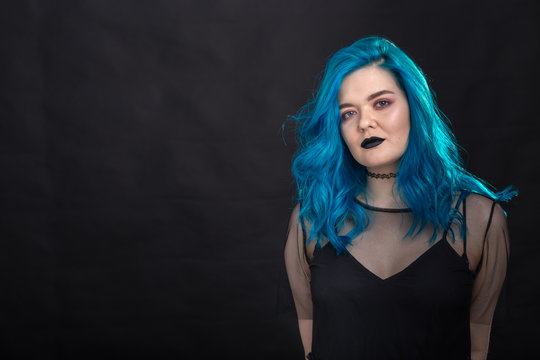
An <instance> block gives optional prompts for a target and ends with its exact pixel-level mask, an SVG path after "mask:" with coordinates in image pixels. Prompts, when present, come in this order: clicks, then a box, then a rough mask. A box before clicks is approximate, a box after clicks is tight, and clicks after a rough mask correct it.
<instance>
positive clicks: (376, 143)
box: [363, 140, 384, 149]
mask: <svg viewBox="0 0 540 360" xmlns="http://www.w3.org/2000/svg"><path fill="white" fill-rule="evenodd" d="M383 141H384V140H380V141H374V142H372V143H369V144H367V145H366V146H364V147H363V148H364V149H372V148H374V147H376V146H379V145H381V144H382V143H383Z"/></svg>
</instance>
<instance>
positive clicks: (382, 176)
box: [366, 170, 398, 179]
mask: <svg viewBox="0 0 540 360" xmlns="http://www.w3.org/2000/svg"><path fill="white" fill-rule="evenodd" d="M366 172H367V176H369V177H372V178H375V179H390V178H395V177H396V175H397V174H398V173H395V174H394V173H389V174H377V173H372V172H369V171H367V170H366Z"/></svg>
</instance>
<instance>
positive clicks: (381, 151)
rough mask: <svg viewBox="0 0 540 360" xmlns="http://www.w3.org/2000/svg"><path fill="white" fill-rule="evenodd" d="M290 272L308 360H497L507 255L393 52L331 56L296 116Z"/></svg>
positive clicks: (377, 47) (371, 41)
mask: <svg viewBox="0 0 540 360" xmlns="http://www.w3.org/2000/svg"><path fill="white" fill-rule="evenodd" d="M293 119H294V120H296V122H297V125H298V127H297V129H298V140H299V150H298V152H297V154H296V155H295V158H294V161H293V174H294V177H295V180H296V184H297V188H298V197H297V202H298V204H297V206H296V207H295V209H294V210H293V212H292V216H291V220H290V225H289V233H288V238H287V244H286V247H285V263H286V267H287V274H288V277H289V283H290V286H291V289H292V294H293V298H294V301H295V306H296V311H297V315H298V324H299V328H300V335H301V339H302V343H303V346H304V351H305V353H306V354H307V358H309V359H323V360H328V359H338V360H348V359H370V360H371V359H453V360H454V359H471V358H472V359H486V357H487V352H488V345H489V334H490V327H491V321H492V317H493V312H494V310H495V305H496V303H497V299H498V296H499V293H500V290H501V287H502V285H503V281H504V278H505V274H506V265H507V260H508V252H509V243H508V231H507V225H506V218H505V215H506V213H505V212H504V210H503V209H502V208H501V206H500V205H499V202H503V201H508V200H509V199H510V198H511V197H513V196H514V195H516V194H517V192H516V191H515V190H513V189H511V188H510V187H509V188H507V189H505V190H504V191H501V192H496V191H492V190H490V187H489V185H488V184H487V183H485V182H483V181H482V180H481V179H478V178H477V177H475V176H474V175H471V174H470V173H468V172H467V171H465V170H464V168H463V166H462V164H461V161H460V159H459V154H458V147H457V145H456V140H455V137H454V136H453V134H452V132H451V131H450V129H449V127H448V125H447V122H446V119H445V118H444V116H443V115H442V114H441V113H440V112H439V110H438V109H437V106H436V104H435V101H434V98H433V95H432V93H431V91H430V88H429V86H428V84H427V82H426V79H425V76H424V75H423V73H422V72H421V70H420V69H419V68H418V67H417V66H416V65H415V64H414V62H413V61H412V60H411V59H410V58H409V57H408V56H407V55H406V54H405V53H403V51H402V50H400V49H399V48H398V47H397V46H395V45H394V44H392V43H391V42H390V41H388V40H386V39H384V38H380V37H369V38H365V39H361V40H359V41H357V42H356V43H354V44H352V45H351V46H349V47H346V48H344V49H341V50H340V51H338V52H337V53H336V54H335V55H333V56H332V57H331V59H330V60H329V61H328V64H327V66H326V69H325V72H324V76H323V79H322V82H321V84H320V87H319V89H318V90H317V92H316V94H315V96H314V98H313V100H312V101H310V102H309V103H308V104H306V105H305V106H304V107H303V108H302V109H301V110H300V111H299V113H298V114H297V115H296V117H294V118H293Z"/></svg>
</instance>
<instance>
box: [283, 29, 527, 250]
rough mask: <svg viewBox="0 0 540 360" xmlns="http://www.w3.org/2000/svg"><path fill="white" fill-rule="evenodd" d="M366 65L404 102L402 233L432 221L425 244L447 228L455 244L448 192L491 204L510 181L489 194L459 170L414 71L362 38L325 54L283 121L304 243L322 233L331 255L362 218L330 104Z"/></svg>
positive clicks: (357, 185)
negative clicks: (291, 132) (314, 84)
mask: <svg viewBox="0 0 540 360" xmlns="http://www.w3.org/2000/svg"><path fill="white" fill-rule="evenodd" d="M368 65H374V66H379V67H381V68H383V69H386V70H387V71H389V72H390V73H391V74H393V76H394V78H395V80H396V81H397V83H398V84H399V86H400V87H401V89H402V90H403V91H404V93H405V94H406V96H407V99H408V102H409V109H410V121H411V124H410V125H411V127H410V132H409V143H408V146H407V149H406V151H405V153H404V154H403V156H402V158H401V160H400V163H399V166H398V174H397V176H396V190H397V192H398V194H399V197H400V199H401V200H402V201H403V202H404V203H405V204H406V205H407V206H408V207H409V208H410V209H411V211H412V214H413V216H414V220H413V223H412V225H411V228H410V229H409V231H408V232H407V234H405V236H404V237H408V236H416V235H418V234H419V233H420V232H421V231H422V230H423V229H424V228H425V227H426V225H428V224H432V225H433V227H434V230H433V234H432V236H431V238H430V240H429V241H430V242H431V243H433V242H434V241H435V240H436V234H437V229H439V228H441V227H442V228H443V229H447V230H449V232H450V233H451V234H452V238H453V240H454V241H455V237H454V233H453V231H452V229H450V225H449V224H448V220H449V219H450V220H451V222H453V221H457V222H460V223H461V224H462V225H463V223H464V222H463V219H462V216H461V214H459V213H458V212H456V211H452V210H453V209H452V202H453V193H454V192H456V191H460V190H465V191H467V192H475V193H479V194H482V195H484V196H487V197H489V198H491V199H493V200H495V201H508V200H510V199H511V198H512V197H513V196H515V195H517V191H516V190H515V189H513V188H512V187H511V186H509V187H507V188H506V189H504V190H503V191H501V192H496V191H495V190H494V189H493V187H492V186H491V185H489V184H488V183H486V182H485V181H483V180H481V179H480V178H478V177H476V176H474V175H473V174H470V173H469V172H467V171H466V170H465V169H464V168H463V166H462V162H461V159H460V157H459V152H458V145H457V142H456V139H455V136H454V134H453V133H452V131H451V130H450V128H449V123H448V120H447V119H446V117H445V116H444V115H443V114H442V113H441V111H440V110H439V109H438V107H437V105H436V103H435V99H434V95H433V93H432V91H431V89H430V87H429V85H428V83H427V81H426V77H425V76H424V74H423V73H422V71H421V70H420V68H419V67H418V66H417V65H416V64H415V63H414V62H413V61H412V60H411V59H410V58H409V57H408V56H407V55H406V54H405V53H404V52H403V51H402V50H401V49H399V48H398V47H397V46H396V45H394V44H393V43H392V42H390V41H389V40H387V39H384V38H381V37H367V38H364V39H361V40H358V41H357V42H355V43H353V44H352V45H350V46H348V47H345V48H343V49H341V50H339V51H337V52H336V53H335V54H334V55H333V56H332V57H331V58H330V59H329V61H328V62H327V64H326V67H325V70H324V73H323V77H322V80H321V82H320V85H319V87H318V89H317V91H316V92H315V93H314V95H313V98H312V100H310V101H309V102H308V103H307V104H305V105H304V106H303V107H302V108H301V109H300V110H299V111H298V113H297V114H296V115H295V116H292V117H291V118H290V119H289V120H293V121H295V122H296V130H297V142H298V150H297V152H296V154H295V156H294V159H293V164H292V172H293V175H294V178H295V181H296V186H297V191H298V194H297V199H296V200H297V201H298V202H299V203H300V205H301V206H300V213H299V218H300V221H301V222H302V224H303V223H304V221H308V222H309V223H310V224H311V230H310V232H309V238H308V239H307V242H308V243H309V242H310V241H311V240H313V239H315V240H316V245H317V246H320V245H321V240H322V239H323V237H325V238H327V239H328V240H329V241H330V242H331V243H332V245H333V246H334V248H335V249H336V252H337V253H338V254H339V253H341V252H342V251H344V250H346V247H347V245H349V244H350V243H351V241H352V239H353V238H354V237H355V236H357V235H358V234H359V233H360V232H362V231H363V230H364V229H365V228H366V227H367V225H368V223H369V216H368V213H367V211H366V210H365V209H364V208H363V207H362V206H360V205H359V204H358V203H357V202H355V201H354V200H355V198H356V197H357V196H358V195H359V194H361V193H362V192H364V191H365V189H366V168H365V167H364V166H363V165H361V164H359V163H358V162H357V161H356V160H355V159H354V158H353V157H352V155H351V154H350V152H349V150H348V148H347V146H346V145H345V143H344V142H343V139H342V137H341V133H340V122H341V120H340V115H339V108H338V101H337V96H338V93H339V89H340V87H341V83H342V81H343V79H344V78H345V77H346V76H347V75H348V74H350V73H352V72H353V71H355V70H357V69H359V68H362V67H365V66H368ZM348 218H349V219H352V220H353V222H354V228H353V229H352V230H351V231H350V232H349V233H348V234H347V235H345V236H340V235H338V232H339V231H340V229H341V228H342V227H343V225H344V222H345V220H346V219H348ZM417 228H418V231H417V232H416V234H415V229H417ZM464 231H466V230H465V228H464V227H463V226H462V232H464Z"/></svg>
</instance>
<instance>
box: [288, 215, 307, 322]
mask: <svg viewBox="0 0 540 360" xmlns="http://www.w3.org/2000/svg"><path fill="white" fill-rule="evenodd" d="M298 212H299V205H297V206H296V207H295V208H294V210H293V212H292V214H291V219H290V221H289V230H288V234H287V242H286V244H285V254H284V255H285V267H286V269H287V276H288V278H289V284H290V286H291V290H292V295H293V299H294V304H295V307H296V313H297V316H298V320H311V319H313V304H312V301H311V290H310V278H311V274H310V270H309V262H308V259H307V255H306V251H305V239H304V235H303V231H302V226H301V225H300V222H299V220H298Z"/></svg>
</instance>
